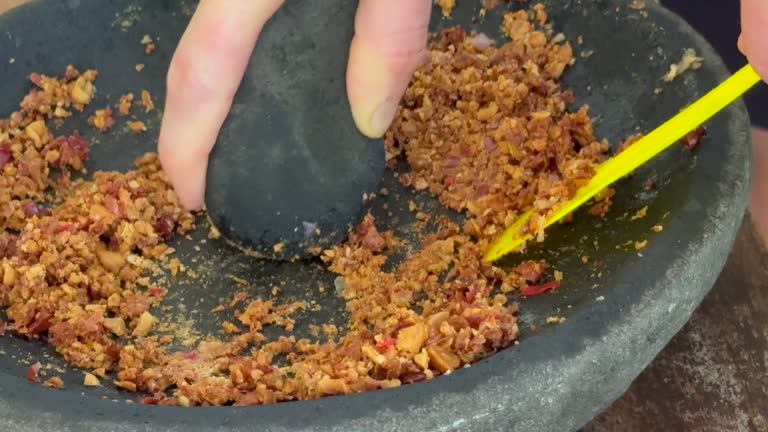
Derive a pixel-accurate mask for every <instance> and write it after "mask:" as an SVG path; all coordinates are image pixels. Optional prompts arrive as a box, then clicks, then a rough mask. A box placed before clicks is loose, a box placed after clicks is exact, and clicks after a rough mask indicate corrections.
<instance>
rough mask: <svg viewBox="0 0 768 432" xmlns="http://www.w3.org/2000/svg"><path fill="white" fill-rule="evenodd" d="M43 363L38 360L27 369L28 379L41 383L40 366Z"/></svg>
mask: <svg viewBox="0 0 768 432" xmlns="http://www.w3.org/2000/svg"><path fill="white" fill-rule="evenodd" d="M41 367H43V365H41V364H40V362H36V363H35V364H33V365H32V366H30V367H29V369H27V381H30V382H35V383H39V382H40V368H41Z"/></svg>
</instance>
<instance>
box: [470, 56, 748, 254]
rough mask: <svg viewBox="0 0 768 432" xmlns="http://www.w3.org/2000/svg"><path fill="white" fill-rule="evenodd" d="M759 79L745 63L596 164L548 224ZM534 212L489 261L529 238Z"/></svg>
mask: <svg viewBox="0 0 768 432" xmlns="http://www.w3.org/2000/svg"><path fill="white" fill-rule="evenodd" d="M759 82H760V76H759V75H758V74H757V72H756V71H755V69H754V68H753V67H752V66H751V65H746V66H744V67H743V68H741V69H740V70H739V71H738V72H736V73H735V74H733V75H732V76H731V77H730V78H728V79H726V80H725V81H723V82H722V83H721V84H720V85H718V86H717V87H715V88H714V89H713V90H712V91H710V92H709V93H707V94H706V95H704V96H703V97H701V98H700V99H699V100H697V101H696V102H694V103H692V104H691V105H689V106H688V107H687V108H685V109H683V110H682V111H680V112H679V113H678V114H677V115H675V116H674V117H672V118H671V119H669V120H668V121H667V122H665V123H664V124H662V125H661V126H659V127H658V128H656V129H655V130H653V131H652V132H651V133H649V134H647V135H645V136H644V137H643V138H641V139H640V140H638V141H637V142H635V143H634V144H632V145H631V146H629V147H628V148H627V149H626V150H624V151H623V152H621V153H619V154H618V155H616V156H615V157H613V158H611V159H608V160H606V161H605V162H603V163H602V164H600V165H599V166H598V167H597V168H596V173H595V176H594V177H592V179H591V180H590V181H589V183H587V184H586V185H584V186H583V187H582V188H580V189H579V190H578V191H577V192H576V195H574V197H573V198H571V199H570V200H569V201H567V202H566V203H565V204H563V205H562V206H561V207H560V208H559V209H558V210H557V211H556V212H555V213H553V214H552V215H551V216H550V217H549V219H547V222H546V224H545V228H546V227H548V226H550V225H552V224H553V223H554V222H556V221H558V220H560V219H561V218H563V217H564V216H566V215H568V214H569V213H571V212H573V211H574V210H575V209H576V208H578V207H579V206H581V205H582V204H584V203H585V202H587V201H589V199H590V198H592V197H594V196H595V195H597V194H598V193H599V192H600V191H602V190H603V189H605V188H606V187H608V186H609V185H611V184H612V183H613V182H615V181H616V180H619V179H621V178H623V177H625V176H626V175H628V174H629V173H631V172H632V171H634V170H636V169H637V168H638V167H639V166H641V165H642V164H644V163H645V162H647V161H648V160H650V159H651V158H653V157H654V156H656V155H658V154H659V153H661V152H662V151H663V150H665V149H666V148H667V147H669V146H670V145H672V144H674V143H675V142H677V141H678V140H680V139H681V138H682V137H684V136H685V135H686V134H688V133H689V132H691V131H692V130H694V129H696V128H697V127H699V126H700V125H701V124H702V123H704V122H705V121H707V120H709V119H710V118H711V117H712V116H714V115H715V114H717V113H718V112H720V111H721V110H722V109H723V108H725V107H727V106H728V105H730V104H731V103H732V102H733V101H735V100H736V99H738V98H739V97H741V96H742V95H743V94H744V93H746V92H747V90H749V89H750V88H752V87H753V86H755V85H756V84H757V83H759ZM530 216H531V212H530V211H529V212H526V213H525V214H523V215H522V216H521V217H520V219H518V220H517V221H516V222H515V223H514V224H512V226H510V227H509V228H507V229H506V230H505V231H504V233H503V234H502V236H501V237H499V239H497V240H496V241H495V242H494V243H493V244H492V245H491V247H490V248H489V249H488V251H487V252H486V254H485V260H486V261H488V262H492V261H496V260H497V259H499V258H501V257H502V256H503V255H505V254H507V253H509V252H511V251H513V250H514V249H515V248H517V247H518V246H520V245H521V244H522V243H523V242H525V241H526V240H528V239H530V238H531V236H530V234H527V235H524V236H520V228H521V227H522V226H523V225H525V223H526V222H527V220H528V218H529V217H530Z"/></svg>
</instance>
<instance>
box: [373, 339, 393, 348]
mask: <svg viewBox="0 0 768 432" xmlns="http://www.w3.org/2000/svg"><path fill="white" fill-rule="evenodd" d="M395 343H397V339H394V338H389V339H384V340H383V341H381V342H379V343H377V344H376V349H377V350H379V351H386V349H387V348H389V347H391V346H395Z"/></svg>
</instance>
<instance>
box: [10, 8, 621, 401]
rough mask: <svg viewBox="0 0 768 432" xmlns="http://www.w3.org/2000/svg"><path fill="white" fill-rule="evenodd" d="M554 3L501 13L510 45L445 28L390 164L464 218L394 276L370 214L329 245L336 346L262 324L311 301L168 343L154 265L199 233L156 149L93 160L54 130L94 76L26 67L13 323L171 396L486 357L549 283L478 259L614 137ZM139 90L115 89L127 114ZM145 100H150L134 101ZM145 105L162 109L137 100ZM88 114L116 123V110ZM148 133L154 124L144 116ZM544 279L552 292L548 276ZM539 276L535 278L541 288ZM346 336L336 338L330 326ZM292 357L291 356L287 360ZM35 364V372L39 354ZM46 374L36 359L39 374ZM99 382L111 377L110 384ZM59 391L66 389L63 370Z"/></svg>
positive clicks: (13, 153) (430, 369) (336, 382)
mask: <svg viewBox="0 0 768 432" xmlns="http://www.w3.org/2000/svg"><path fill="white" fill-rule="evenodd" d="M546 19H547V18H546V12H545V11H544V9H543V7H541V6H540V5H539V6H536V7H534V9H533V11H532V12H531V13H530V15H529V12H528V11H519V12H513V13H508V14H507V15H506V16H505V19H504V24H503V29H504V31H505V32H506V33H507V35H508V36H509V41H508V42H506V43H505V44H504V45H502V46H500V47H498V48H497V47H496V46H495V44H494V42H492V41H491V40H490V39H489V38H488V37H486V36H484V35H481V34H472V35H468V34H466V33H465V32H464V31H463V30H462V29H460V28H451V29H448V30H446V31H443V32H442V34H441V35H440V36H439V40H437V41H436V42H435V43H434V44H432V46H431V47H430V61H429V62H427V64H425V65H424V66H423V67H422V68H421V69H420V70H419V71H418V72H417V73H416V75H415V77H414V79H413V81H412V83H411V85H410V87H409V89H408V90H407V93H406V94H405V97H404V99H403V102H402V105H401V108H400V111H399V114H398V116H397V119H396V120H395V122H394V124H393V126H392V128H391V130H390V131H389V132H388V134H387V136H386V140H385V141H386V146H387V155H388V156H387V157H388V159H390V161H394V160H395V159H396V158H400V157H402V158H405V160H406V161H407V162H408V164H409V165H410V167H411V169H412V171H411V172H408V173H403V174H400V179H401V181H402V182H404V183H405V184H406V185H410V186H412V187H413V188H415V189H418V190H424V189H428V190H429V191H430V192H431V193H433V194H435V195H437V196H438V197H439V199H440V201H441V202H442V203H443V204H444V205H445V206H447V207H450V208H452V209H456V210H461V211H464V212H466V214H467V220H466V222H465V223H464V224H463V225H462V226H459V225H456V224H454V223H451V222H450V221H448V220H438V221H437V225H438V226H439V229H437V230H436V231H435V232H432V233H428V234H426V235H424V237H423V240H422V244H421V247H420V249H419V250H417V251H415V252H414V253H412V254H411V255H410V256H409V257H407V258H406V259H404V260H403V261H402V262H401V263H400V264H399V265H398V266H396V268H395V269H394V270H385V267H384V264H385V263H386V261H387V259H388V254H389V252H391V251H393V250H394V249H395V248H397V245H398V240H397V239H396V238H394V236H393V235H392V234H391V233H390V232H387V231H380V230H378V229H377V227H376V224H375V221H374V220H373V218H372V217H370V216H369V217H366V218H365V220H364V221H363V222H362V223H361V224H360V225H359V226H358V227H357V228H356V229H355V230H353V231H352V232H351V233H350V235H349V238H348V240H347V241H346V243H344V244H342V245H339V246H336V247H333V248H331V249H329V250H327V251H325V252H324V253H323V255H322V260H323V262H324V263H325V264H326V265H327V268H328V269H329V270H330V271H332V272H335V273H337V274H338V276H339V277H338V278H337V288H339V291H340V294H341V295H342V296H343V297H344V299H345V301H346V307H347V309H348V312H349V322H348V323H347V326H346V327H347V329H346V330H338V329H336V328H335V327H333V326H327V327H326V333H328V334H332V335H334V336H335V339H332V340H329V341H327V342H317V341H311V340H308V339H297V338H296V337H293V336H290V337H280V338H279V339H278V340H276V341H267V340H266V337H265V336H264V335H263V333H262V331H263V329H264V328H265V327H266V326H270V325H274V326H281V327H284V328H285V329H286V330H288V331H290V330H291V329H292V327H293V320H292V319H291V313H292V312H294V311H296V310H298V309H301V308H303V307H305V306H306V305H304V304H303V303H301V302H299V303H289V304H280V303H279V302H278V301H277V300H276V299H256V300H252V301H248V300H247V299H245V298H244V297H242V298H237V295H236V298H235V299H233V303H238V302H242V304H243V306H244V307H243V308H241V309H240V311H239V312H237V313H235V314H234V316H233V317H232V319H231V322H230V321H228V322H226V323H225V330H226V331H227V332H228V333H230V334H231V336H230V338H229V339H224V340H215V341H212V340H207V341H204V342H201V343H200V344H199V345H197V346H195V347H193V349H190V350H187V351H173V350H171V348H169V346H168V338H165V337H159V336H157V335H156V334H154V333H156V331H157V329H158V328H159V327H161V326H162V325H163V323H162V322H160V320H158V318H156V317H155V316H154V315H153V313H152V308H153V307H155V306H158V305H160V304H161V303H162V301H163V297H164V296H165V294H166V289H164V288H162V287H158V286H157V281H155V280H153V277H152V276H153V268H154V267H155V266H156V265H157V264H158V263H161V264H164V265H166V266H169V267H173V268H176V269H179V268H181V267H182V266H181V264H180V263H179V261H178V260H177V259H174V258H173V250H172V249H171V248H170V247H169V246H167V244H166V241H167V240H168V239H169V238H170V237H171V236H173V235H175V234H183V233H185V232H187V231H189V230H190V229H191V228H192V226H193V222H194V217H193V215H192V214H190V213H188V212H186V211H184V210H183V209H182V208H181V207H180V205H179V201H178V198H177V196H176V194H175V193H174V191H173V190H172V188H171V186H170V184H169V183H168V181H167V179H166V177H165V175H164V174H163V172H162V170H161V168H160V165H159V162H158V159H157V156H156V155H155V154H147V155H145V156H143V157H142V158H140V159H139V160H137V161H136V169H135V170H133V171H130V172H128V173H117V172H95V173H94V174H93V175H92V176H91V179H90V180H75V179H73V177H72V176H71V175H70V173H71V172H72V171H80V170H84V163H85V161H86V160H87V158H88V152H89V144H88V142H86V140H84V139H83V138H82V137H80V136H79V135H78V134H77V133H75V134H73V135H71V136H55V135H54V134H53V132H52V131H51V130H50V129H49V128H48V124H49V123H50V122H52V121H56V120H57V119H58V120H60V119H64V118H66V117H68V116H69V115H70V114H71V111H72V110H78V111H82V110H83V109H84V107H85V106H86V105H87V104H89V103H90V102H91V100H92V99H93V96H94V94H95V92H96V87H95V85H94V80H95V79H96V75H97V74H96V72H95V71H86V72H84V73H80V72H78V71H77V70H75V69H74V68H73V67H69V68H68V69H67V71H66V72H65V74H64V76H63V77H62V78H53V77H46V76H42V75H39V74H32V75H31V76H30V79H31V81H32V83H33V84H34V85H35V88H34V89H33V90H31V91H30V92H29V94H28V95H27V97H25V99H24V100H23V101H22V102H21V104H20V109H19V110H18V111H16V112H14V113H13V114H11V115H10V117H9V118H7V119H3V120H0V173H1V174H2V175H0V227H2V229H3V231H2V232H1V233H0V303H2V305H3V307H4V309H5V317H6V319H7V328H8V329H9V330H11V331H12V332H14V333H15V334H16V335H17V336H20V337H25V338H30V339H37V338H42V339H44V340H46V341H47V342H48V343H50V344H51V345H53V346H54V347H55V349H56V351H57V352H58V353H60V354H61V355H62V356H64V358H65V359H66V360H68V361H69V362H71V363H72V364H74V365H76V366H79V367H82V368H86V369H87V370H88V373H87V374H86V375H85V380H84V382H83V383H82V384H83V385H85V386H94V385H103V383H106V382H109V381H113V382H114V384H115V385H117V386H118V387H120V388H122V389H125V390H127V391H131V392H140V393H141V395H142V397H141V399H140V400H141V401H142V402H144V403H149V404H161V405H181V406H192V405H223V404H234V405H251V404H266V403H272V402H278V401H288V400H301V399H310V398H317V397H321V396H326V395H337V394H345V393H351V392H361V391H367V390H374V389H379V388H388V387H396V386H400V385H403V384H409V383H414V382H418V381H422V380H427V379H431V378H434V377H436V376H439V375H441V374H445V373H448V372H449V371H452V370H455V369H457V368H461V367H463V366H465V365H468V364H470V363H472V362H474V361H476V360H478V359H481V358H483V357H486V356H489V355H491V354H493V353H494V352H497V351H498V350H501V349H503V348H505V347H507V346H509V345H511V344H512V343H514V341H515V339H516V338H517V337H518V334H519V330H518V325H517V318H516V313H517V305H516V304H509V303H508V301H507V297H506V293H511V292H515V291H518V290H519V291H520V292H522V293H523V294H526V295H534V294H538V293H541V292H544V291H547V290H550V289H554V288H556V287H557V286H558V284H559V278H556V279H555V280H553V281H540V279H542V277H543V276H542V275H543V274H544V272H545V270H546V263H544V262H540V261H526V262H523V263H522V264H520V265H518V266H517V267H515V268H513V269H511V270H503V269H501V268H499V267H496V266H494V265H492V264H489V263H485V262H483V260H482V255H483V252H484V250H485V248H486V247H487V245H488V244H489V242H490V241H492V240H493V239H494V238H495V237H496V236H497V235H498V234H500V232H501V231H502V230H503V228H504V227H505V226H508V225H509V224H510V223H511V222H512V221H513V220H514V219H515V218H516V217H517V216H518V215H519V214H520V213H521V212H523V211H526V210H528V209H530V208H534V209H535V210H536V216H535V217H533V218H531V224H532V225H531V226H530V227H529V228H531V229H533V230H534V231H538V232H539V233H540V232H541V222H542V221H543V218H544V215H545V214H546V213H547V212H549V211H552V210H553V209H554V208H555V207H556V206H557V205H558V204H559V203H562V202H563V201H564V200H566V199H568V198H569V197H570V196H571V195H572V194H573V193H574V192H575V191H576V189H577V188H578V187H579V186H580V185H582V184H584V183H585V182H586V181H588V180H589V178H590V177H591V176H592V175H593V172H594V167H595V166H596V164H598V163H599V162H600V161H601V160H602V158H603V157H604V154H605V152H606V151H607V150H608V144H607V143H606V142H603V141H598V140H597V139H596V138H595V137H594V134H593V131H592V126H591V122H590V118H589V117H588V114H587V109H586V108H583V109H581V110H579V111H577V112H568V111H567V109H566V106H567V104H568V103H570V102H572V101H573V96H572V94H571V93H570V92H568V91H565V90H563V89H561V88H560V86H559V85H558V82H557V81H558V79H559V78H560V76H561V75H562V73H563V71H564V70H565V68H566V67H567V66H568V65H569V64H571V63H572V62H573V53H572V50H571V46H570V45H569V44H568V43H567V42H564V41H563V39H562V38H558V37H556V38H550V37H548V35H547V34H546V33H544V32H543V31H539V30H537V26H539V25H543V24H544V23H545V22H546ZM132 102H133V95H132V94H126V95H124V96H123V97H121V98H120V104H119V106H118V107H117V111H118V113H119V114H120V115H121V116H125V115H127V114H128V113H129V111H130V109H131V103H132ZM137 102H139V101H137ZM140 103H141V105H143V106H144V109H145V110H147V111H149V110H151V109H153V107H154V104H153V103H152V99H151V96H150V95H149V93H148V92H146V91H142V92H141V98H140ZM91 123H92V125H93V126H94V127H96V128H98V129H100V130H103V131H106V130H107V129H108V128H109V127H111V126H112V125H113V124H114V119H113V118H112V111H111V109H109V108H106V109H100V110H98V111H96V112H95V114H94V115H93V117H92V120H91ZM135 129H136V130H137V131H141V130H144V128H143V127H140V125H136V126H135ZM542 282H543V283H542ZM537 283H538V284H539V285H537ZM337 331H338V334H336V332H337ZM278 356H280V357H284V358H285V359H287V362H280V363H279V362H278V361H277V360H276V359H277V357H278ZM37 365H38V369H39V363H38V364H37ZM30 373H31V374H32V375H30V376H31V377H33V378H34V379H35V380H38V381H39V379H38V378H37V376H38V375H37V370H35V371H30ZM100 380H103V381H100ZM46 385H50V386H53V387H60V386H62V385H64V383H63V382H61V380H60V379H59V380H55V381H51V380H49V381H48V382H47V384H46Z"/></svg>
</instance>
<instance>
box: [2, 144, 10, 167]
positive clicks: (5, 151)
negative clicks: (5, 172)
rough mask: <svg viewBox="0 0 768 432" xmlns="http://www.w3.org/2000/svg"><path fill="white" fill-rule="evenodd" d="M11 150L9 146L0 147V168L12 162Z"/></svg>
mask: <svg viewBox="0 0 768 432" xmlns="http://www.w3.org/2000/svg"><path fill="white" fill-rule="evenodd" d="M11 157H12V156H11V149H10V148H9V147H8V146H7V145H4V146H0V168H2V167H3V166H4V165H5V164H7V163H8V162H10V161H11Z"/></svg>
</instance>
